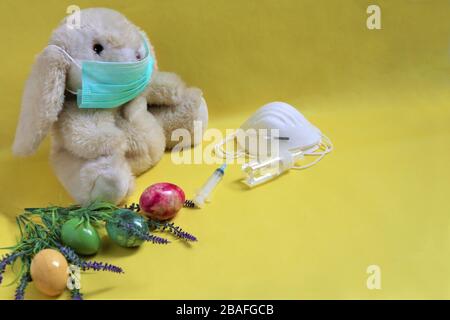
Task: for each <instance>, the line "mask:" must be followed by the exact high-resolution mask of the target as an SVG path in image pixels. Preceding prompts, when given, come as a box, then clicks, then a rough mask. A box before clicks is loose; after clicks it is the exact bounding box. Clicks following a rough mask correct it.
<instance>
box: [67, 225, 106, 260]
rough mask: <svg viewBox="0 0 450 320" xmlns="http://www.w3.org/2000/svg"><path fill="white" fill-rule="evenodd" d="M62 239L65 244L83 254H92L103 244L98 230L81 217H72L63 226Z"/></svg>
mask: <svg viewBox="0 0 450 320" xmlns="http://www.w3.org/2000/svg"><path fill="white" fill-rule="evenodd" d="M61 240H62V242H63V243H64V245H66V246H68V247H70V248H72V249H73V250H75V252H76V253H78V254H82V255H92V254H95V253H97V252H98V250H99V249H100V245H101V240H100V237H99V235H98V233H97V230H95V228H94V227H93V226H92V225H91V224H90V223H89V222H88V221H82V219H81V218H72V219H70V220H68V221H67V222H66V223H64V224H63V226H62V228H61Z"/></svg>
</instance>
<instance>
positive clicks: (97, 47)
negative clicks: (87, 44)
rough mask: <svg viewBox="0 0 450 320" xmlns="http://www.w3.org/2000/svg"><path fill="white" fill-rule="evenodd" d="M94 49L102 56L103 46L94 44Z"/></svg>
mask: <svg viewBox="0 0 450 320" xmlns="http://www.w3.org/2000/svg"><path fill="white" fill-rule="evenodd" d="M92 49H93V50H94V51H95V53H96V54H100V53H102V51H103V50H104V48H103V46H102V45H101V44H99V43H96V44H94V47H93V48H92Z"/></svg>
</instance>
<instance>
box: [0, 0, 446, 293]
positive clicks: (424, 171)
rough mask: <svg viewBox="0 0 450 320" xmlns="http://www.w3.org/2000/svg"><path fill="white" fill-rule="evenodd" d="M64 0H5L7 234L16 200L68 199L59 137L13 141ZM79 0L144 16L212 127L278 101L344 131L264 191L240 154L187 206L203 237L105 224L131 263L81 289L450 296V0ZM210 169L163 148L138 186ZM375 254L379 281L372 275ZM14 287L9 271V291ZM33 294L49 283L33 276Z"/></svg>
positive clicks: (1, 231) (1, 221)
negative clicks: (53, 144)
mask: <svg viewBox="0 0 450 320" xmlns="http://www.w3.org/2000/svg"><path fill="white" fill-rule="evenodd" d="M70 4H74V1H72V0H70V1H60V0H58V1H56V0H54V1H51V0H45V1H31V0H30V1H16V0H2V1H1V2H0V39H1V41H0V66H1V68H0V93H1V94H0V97H1V101H0V246H7V245H11V244H13V243H14V242H15V240H16V238H17V236H18V230H17V228H16V226H15V223H14V217H15V216H16V215H17V214H19V213H20V212H21V208H24V207H37V206H46V205H48V204H61V205H68V204H70V203H71V199H70V197H69V196H68V195H67V193H66V192H65V190H64V189H63V188H62V186H61V185H60V184H59V183H58V181H57V179H56V177H55V176H54V175H53V173H52V170H51V168H50V165H49V163H48V160H47V159H48V153H49V139H47V140H46V141H45V143H44V144H43V145H42V146H41V148H40V150H39V152H38V153H37V154H36V155H35V156H33V157H31V158H27V159H14V158H13V157H12V155H11V151H10V150H11V149H10V146H11V143H12V140H13V136H14V131H15V125H16V121H17V117H18V113H19V106H20V98H21V92H22V89H23V85H24V81H25V80H26V78H27V75H28V73H29V71H30V68H31V65H32V62H33V59H34V57H35V55H36V54H37V53H38V52H39V51H40V50H41V49H42V48H43V47H44V46H45V45H46V43H47V40H48V38H49V35H50V32H51V31H52V29H53V28H54V27H55V26H56V25H57V24H58V23H59V21H60V20H61V19H62V18H63V17H64V16H65V14H66V8H67V6H68V5H70ZM75 4H77V5H79V6H80V7H81V8H87V7H94V6H103V7H110V8H113V9H116V10H119V11H121V12H122V13H124V14H125V15H126V16H127V17H128V18H129V19H130V20H132V21H133V22H135V23H136V24H137V25H139V26H141V27H142V28H143V29H144V30H145V31H147V32H148V34H149V36H150V38H151V40H152V42H153V44H154V45H155V47H156V51H157V56H158V59H159V66H160V69H162V70H167V71H174V72H177V73H178V74H180V75H181V76H182V77H183V78H184V80H185V81H186V82H187V83H188V84H190V85H194V86H198V87H200V88H201V89H202V90H203V91H204V94H205V97H206V100H207V102H208V106H209V110H210V127H215V128H220V129H222V130H223V129H225V128H236V127H238V126H239V125H240V124H241V123H242V122H243V121H244V120H245V119H246V118H247V117H248V116H250V115H251V114H252V112H253V111H254V110H256V109H257V108H258V107H260V106H261V105H263V104H265V103H267V102H270V101H276V100H281V101H286V102H289V103H291V104H293V105H295V106H296V107H297V108H298V109H299V110H301V111H302V112H303V113H304V115H305V116H306V117H307V118H308V119H310V120H311V121H312V122H313V123H314V124H316V125H317V126H318V127H319V128H321V129H322V130H323V131H324V132H325V133H326V134H327V135H328V136H329V137H330V138H331V139H332V141H333V142H334V144H335V151H334V152H333V153H332V154H331V155H330V156H328V157H326V158H325V159H324V160H323V161H322V162H321V163H320V164H318V165H317V166H314V167H313V168H311V169H308V170H305V171H301V172H289V173H288V174H286V175H284V176H282V177H280V178H279V179H277V180H275V181H273V182H271V183H269V184H267V185H264V186H262V187H259V188H256V189H254V190H246V188H244V187H243V186H241V184H240V183H239V179H240V178H241V172H240V169H239V167H238V166H232V167H230V168H229V170H228V172H227V174H226V176H225V179H224V181H223V183H222V185H220V187H219V189H218V190H217V192H216V194H215V195H214V199H213V202H212V203H211V204H210V205H208V206H207V207H205V208H204V209H202V210H193V211H192V210H186V209H185V210H183V211H181V212H180V214H179V216H178V217H177V218H176V219H175V222H176V223H177V224H180V225H181V226H182V227H184V228H185V229H186V230H188V231H191V232H192V233H193V234H195V235H196V236H197V237H198V238H199V242H198V243H195V244H193V245H192V246H186V245H184V244H183V243H181V242H174V243H172V244H170V245H168V246H157V245H150V244H148V245H144V246H142V247H141V248H139V249H138V250H125V249H121V248H118V247H116V246H114V245H113V244H112V243H109V242H108V241H105V242H104V246H103V248H102V250H101V252H100V254H99V255H98V256H97V257H95V259H97V260H105V261H108V262H111V263H114V264H118V265H120V266H122V267H123V268H124V269H125V270H126V273H125V274H124V275H120V276H116V275H113V274H107V273H98V274H94V273H86V274H83V278H82V285H83V292H84V293H85V297H86V298H87V299H112V298H114V299H169V298H172V299H209V298H212V299H222V298H224V299H240V298H247V299H248V298H255V299H256V298H257V299H301V298H302V299H303V298H306V299H309V298H324V299H349V298H361V299H372V298H375V299H382V298H385V299H394V298H447V299H449V298H450V273H449V269H450V255H449V249H450V237H449V234H450V233H449V232H450V202H449V192H450V166H449V164H450V148H449V142H450V91H449V84H450V81H449V71H450V64H449V56H450V54H449V53H450V49H449V36H450V5H449V2H448V1H446V0H430V1H419V0H417V1H412V0H409V1H407V0H395V1H392V0H391V1H382V0H378V1H365V0H346V1H332V0H330V1H325V0H305V1H300V0H299V1H297V0H291V1H287V0H277V1H275V0H272V1H270V0H258V1H256V0H254V1H240V0H214V1H210V0H192V1H184V0H177V1H175V0H170V1H156V0H154V1H147V0H146V1H144V0H143V1H137V0H133V1H131V0H130V1H82V0H77V1H75ZM369 4H378V5H379V6H380V8H381V19H382V29H381V30H368V29H367V27H366V19H367V16H368V15H367V13H366V9H367V6H368V5H369ZM213 169H214V166H209V165H175V164H173V163H172V161H171V158H170V154H166V155H165V157H164V158H163V160H162V161H161V163H160V164H158V166H156V167H155V168H154V169H152V170H151V171H149V172H147V173H145V174H144V175H143V176H141V177H139V178H138V180H137V187H136V192H135V193H134V194H133V196H132V197H131V198H130V199H129V201H130V202H131V201H136V200H137V199H138V197H139V194H140V192H142V191H143V189H144V188H145V187H146V186H148V185H150V184H152V183H155V182H161V181H170V182H173V183H176V184H178V185H180V186H182V187H183V188H184V190H185V191H186V193H187V195H188V196H191V195H192V193H193V192H194V191H195V189H196V188H198V187H199V186H200V185H201V184H202V183H203V182H204V180H205V179H206V178H207V177H208V176H209V175H210V174H211V172H212V170H213ZM370 265H377V266H379V267H380V270H381V276H382V278H381V279H382V280H381V285H382V286H381V289H380V290H369V289H368V288H367V286H366V280H367V277H368V274H367V273H366V270H367V267H368V266H370ZM12 279H13V275H12V273H11V272H9V271H8V272H7V278H6V280H5V283H6V284H7V283H8V282H10V281H9V280H12ZM13 293H14V286H10V287H6V286H3V287H1V288H0V298H1V299H9V298H11V297H12V296H13ZM26 297H27V298H34V299H41V298H44V297H43V296H41V295H40V294H39V293H38V292H37V291H36V290H35V289H34V287H33V285H30V287H29V290H28V293H27V296H26ZM67 297H68V295H64V296H62V297H61V298H67Z"/></svg>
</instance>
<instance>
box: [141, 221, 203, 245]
mask: <svg viewBox="0 0 450 320" xmlns="http://www.w3.org/2000/svg"><path fill="white" fill-rule="evenodd" d="M148 225H149V227H150V229H153V230H155V229H158V230H161V231H166V230H167V231H169V232H170V233H172V234H173V235H174V236H175V237H177V238H179V239H181V240H186V241H191V242H195V241H197V238H196V237H195V236H193V235H192V234H190V233H188V232H186V231H183V229H181V228H180V227H178V226H176V225H175V224H174V223H173V222H172V223H167V222H165V223H161V222H157V221H152V220H149V222H148Z"/></svg>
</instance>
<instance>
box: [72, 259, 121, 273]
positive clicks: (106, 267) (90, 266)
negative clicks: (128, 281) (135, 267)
mask: <svg viewBox="0 0 450 320" xmlns="http://www.w3.org/2000/svg"><path fill="white" fill-rule="evenodd" d="M81 269H83V271H85V270H94V271H109V272H113V273H124V271H123V269H122V268H120V267H117V266H115V265H112V264H109V263H103V262H97V261H86V262H84V263H83V265H81Z"/></svg>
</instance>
